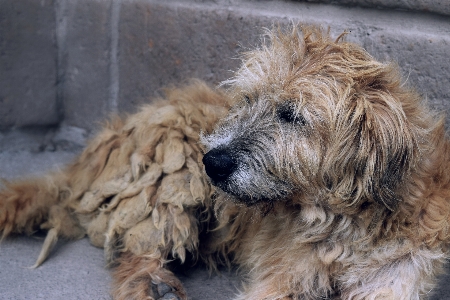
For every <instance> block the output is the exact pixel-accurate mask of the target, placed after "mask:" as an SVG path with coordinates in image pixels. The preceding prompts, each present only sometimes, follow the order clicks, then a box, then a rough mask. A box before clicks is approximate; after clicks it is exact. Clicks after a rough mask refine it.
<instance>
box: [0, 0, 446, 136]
mask: <svg viewBox="0 0 450 300" xmlns="http://www.w3.org/2000/svg"><path fill="white" fill-rule="evenodd" d="M335 2H336V3H340V4H344V5H335V4H334V3H335ZM391 2H393V1H388V0H344V1H327V0H324V1H319V0H317V1H316V0H313V1H251V0H243V1H237V0H217V1H213V0H203V1H201V0H197V1H195V0H184V1H182V0H122V1H121V0H42V1H32V0H15V1H6V0H5V1H0V24H1V26H0V71H1V72H0V127H3V128H5V127H14V126H15V127H21V126H27V125H54V124H59V123H61V122H62V123H63V124H64V125H70V126H76V127H81V128H85V129H88V130H90V129H92V128H93V127H95V125H96V124H97V122H98V121H99V120H101V119H103V118H104V117H105V116H107V115H108V114H109V113H111V112H119V111H120V112H131V111H134V110H135V109H136V106H138V105H140V104H142V103H145V102H148V101H150V100H151V99H152V98H153V97H155V96H157V95H160V94H161V91H162V90H161V89H162V88H163V87H164V86H167V85H169V84H176V83H179V82H182V81H183V80H186V79H188V78H190V77H197V78H201V79H204V80H207V81H208V82H210V83H212V84H217V83H219V82H220V81H221V80H224V79H227V78H228V77H230V76H232V70H235V69H236V68H237V67H238V66H239V64H240V62H239V59H237V58H238V56H239V53H240V52H242V51H245V49H248V48H249V47H253V46H255V45H258V40H259V36H258V35H259V34H260V33H261V32H262V27H270V26H271V25H272V24H273V23H282V24H283V23H290V22H292V21H293V22H301V23H314V24H322V25H323V26H324V27H328V26H329V27H330V28H331V32H332V33H333V34H335V35H336V36H337V35H338V34H339V33H341V32H343V31H348V32H349V34H348V37H347V39H349V40H351V41H354V42H356V43H359V44H361V45H363V46H364V47H365V48H366V49H367V50H368V51H369V52H370V53H372V54H373V55H374V56H375V57H377V58H379V59H381V60H393V61H396V62H398V64H399V65H400V67H401V70H402V72H403V74H404V76H405V79H406V78H407V79H408V84H410V85H412V86H414V87H415V88H416V89H417V90H418V91H419V92H420V93H422V95H423V96H424V98H427V99H428V101H429V102H430V104H431V105H432V106H433V107H434V108H435V109H436V110H438V111H446V110H448V108H449V107H450V84H448V82H449V78H450V60H449V59H448V57H449V55H450V50H449V49H450V47H449V46H450V17H449V14H450V9H449V3H450V2H449V1H447V0H445V1H444V0H442V1H427V0H422V1H420V0H402V1H395V3H396V4H395V5H393V4H392V3H391Z"/></svg>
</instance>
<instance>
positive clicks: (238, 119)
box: [0, 26, 450, 300]
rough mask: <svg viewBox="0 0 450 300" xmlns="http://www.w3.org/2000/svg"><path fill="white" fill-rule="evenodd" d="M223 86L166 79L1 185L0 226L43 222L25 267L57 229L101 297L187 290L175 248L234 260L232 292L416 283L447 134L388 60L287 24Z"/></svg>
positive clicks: (386, 291)
mask: <svg viewBox="0 0 450 300" xmlns="http://www.w3.org/2000/svg"><path fill="white" fill-rule="evenodd" d="M226 84H227V85H229V88H228V90H227V91H226V93H222V92H220V91H214V90H212V89H210V88H208V87H207V86H206V85H204V84H202V83H199V82H195V83H193V84H192V85H190V86H188V87H185V88H183V89H175V90H171V91H169V92H168V94H167V99H165V100H164V101H160V102H158V103H157V104H153V105H151V106H147V107H144V108H142V110H141V111H140V112H139V113H137V114H135V115H132V116H130V117H128V118H126V119H124V120H121V119H115V120H113V121H112V122H111V123H110V124H109V125H107V126H106V127H105V128H104V129H103V130H102V131H101V132H100V133H99V135H98V136H97V137H96V138H94V139H93V140H92V141H91V142H90V144H89V145H88V146H87V148H86V150H85V151H84V152H83V153H82V154H81V156H80V157H79V158H78V159H77V160H76V161H75V162H74V163H73V164H72V165H70V166H68V167H67V169H65V170H64V171H63V172H59V173H55V174H50V175H49V176H48V177H46V178H39V179H34V180H29V181H23V182H18V183H8V184H7V185H6V188H5V189H4V190H3V191H2V192H1V193H0V229H1V230H2V231H3V236H7V235H8V234H10V233H13V232H16V233H23V232H24V233H28V234H30V233H33V231H34V230H36V228H39V227H40V228H41V229H48V234H47V237H46V239H45V242H44V246H43V250H42V252H41V254H40V256H39V258H38V261H37V262H36V266H38V265H39V264H41V263H42V262H43V261H44V259H45V258H46V257H47V255H48V253H49V250H50V249H51V247H52V245H53V244H54V243H55V241H56V240H57V239H58V237H64V238H72V239H74V238H81V237H83V236H84V235H85V234H87V235H88V236H89V238H90V240H91V242H92V244H94V245H96V246H99V247H104V248H105V256H106V260H107V262H108V263H110V264H111V265H112V266H114V272H113V277H114V286H113V296H114V298H116V299H158V298H160V297H164V298H165V299H167V298H170V297H177V298H180V299H186V294H185V292H184V290H183V287H182V285H181V283H180V282H179V280H177V278H176V277H175V276H174V275H173V274H172V273H171V272H170V271H168V270H167V268H166V266H167V261H168V260H172V259H173V258H179V260H180V261H181V262H183V261H184V260H185V258H186V255H187V252H189V253H191V254H192V255H193V256H194V257H197V256H200V257H201V258H203V259H204V260H205V261H207V262H209V263H210V265H211V266H212V267H213V268H214V267H215V263H216V262H225V263H227V262H228V261H229V259H230V260H231V261H232V262H233V263H236V264H238V265H240V266H241V269H242V270H243V271H244V272H245V273H244V274H245V284H244V286H243V289H242V291H241V293H240V294H239V295H238V296H237V297H236V299H254V300H259V299H318V298H321V299H323V298H327V299H420V298H422V297H424V296H425V295H426V294H427V293H429V291H430V289H431V288H432V287H433V282H434V281H435V276H436V275H437V274H438V273H439V272H441V270H442V266H443V264H444V262H445V257H446V253H447V247H448V243H449V225H450V224H449V221H450V220H449V218H450V205H449V202H450V174H449V171H448V170H449V168H450V142H449V139H448V138H447V137H446V135H445V129H444V121H443V118H435V117H434V116H433V115H432V114H431V113H430V112H429V111H428V110H427V108H426V107H424V105H423V104H422V103H421V101H420V97H419V96H418V95H417V94H415V93H414V92H413V91H411V90H409V89H407V88H405V87H404V86H403V84H402V83H401V79H400V76H399V74H398V72H397V71H396V69H395V67H394V66H393V65H391V64H383V63H379V62H377V61H375V60H374V59H373V58H372V57H371V56H370V55H369V54H368V53H367V52H365V51H364V50H363V49H362V48H360V47H359V46H357V45H354V44H351V43H347V42H344V41H342V36H341V37H339V38H337V40H333V39H331V38H330V37H329V36H328V34H326V33H324V32H322V30H320V29H318V28H314V27H304V28H301V29H300V28H298V27H295V26H293V27H292V28H290V29H288V30H286V31H284V32H282V30H280V29H275V30H273V31H271V32H268V39H267V42H266V43H264V44H263V45H262V46H261V48H260V49H257V50H254V51H251V52H248V53H246V54H245V56H244V62H243V65H242V67H241V68H240V69H239V70H238V71H237V73H236V74H235V76H234V77H233V78H232V79H230V80H229V81H227V82H226ZM204 153H205V154H204ZM203 170H205V171H206V174H207V175H208V176H206V175H205V174H204V171H203Z"/></svg>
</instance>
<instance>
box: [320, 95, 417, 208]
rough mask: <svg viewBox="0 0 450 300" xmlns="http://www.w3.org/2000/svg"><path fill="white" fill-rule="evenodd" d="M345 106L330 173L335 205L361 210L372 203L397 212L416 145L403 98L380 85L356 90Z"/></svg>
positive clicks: (338, 121) (336, 129)
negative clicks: (364, 204)
mask: <svg viewBox="0 0 450 300" xmlns="http://www.w3.org/2000/svg"><path fill="white" fill-rule="evenodd" d="M340 105H342V107H341V108H340V109H339V111H341V112H345V113H342V114H339V115H336V120H335V121H336V122H335V124H334V125H335V126H334V129H333V131H334V132H333V136H334V141H333V142H332V143H333V146H332V147H331V150H330V151H333V153H332V155H328V157H333V155H334V157H335V161H334V165H331V163H332V162H331V161H328V162H327V165H328V168H329V171H330V172H329V173H328V174H327V176H326V180H327V184H328V186H329V189H330V192H331V193H332V194H333V195H334V197H332V198H333V199H334V200H333V201H334V202H335V203H334V204H336V205H338V206H339V207H341V208H343V207H344V206H345V207H347V208H349V207H350V206H353V208H354V209H357V207H359V205H361V204H363V203H364V202H367V201H369V202H377V203H380V204H382V205H384V206H385V207H386V208H387V209H389V210H395V208H396V206H397V204H398V202H399V200H401V199H399V195H398V193H397V190H398V187H399V185H401V183H402V182H403V180H404V178H405V176H406V175H407V173H408V172H409V169H410V167H411V165H412V164H413V162H412V159H413V158H414V157H415V154H414V152H415V151H416V148H417V145H416V141H415V137H414V134H413V132H412V130H411V128H410V126H409V124H408V120H407V118H406V115H405V112H404V111H403V108H402V104H401V101H400V100H399V99H396V97H395V94H394V95H393V94H392V93H391V92H390V91H387V90H384V89H381V88H379V87H376V88H365V89H363V90H360V91H358V90H355V91H353V93H352V95H351V96H350V97H349V98H347V99H346V100H343V102H342V103H341V104H340ZM336 158H337V159H336ZM328 160H330V158H328ZM349 202H350V203H349Z"/></svg>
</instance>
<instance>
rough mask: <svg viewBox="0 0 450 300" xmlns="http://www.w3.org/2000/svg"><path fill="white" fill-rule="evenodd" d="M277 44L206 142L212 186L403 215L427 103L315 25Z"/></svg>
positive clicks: (253, 59) (272, 39)
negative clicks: (399, 208) (420, 105)
mask: <svg viewBox="0 0 450 300" xmlns="http://www.w3.org/2000/svg"><path fill="white" fill-rule="evenodd" d="M268 37H269V38H268V39H267V40H268V42H267V43H266V44H265V45H263V46H262V47H261V49H258V50H255V51H252V52H249V53H247V54H246V55H245V57H244V62H243V65H242V67H241V68H240V70H239V71H238V72H237V73H236V76H235V77H234V78H233V79H231V80H229V81H228V82H227V84H229V85H230V89H229V91H230V94H231V96H232V97H233V99H235V104H234V106H233V107H232V109H231V110H230V112H229V114H228V116H227V117H226V118H224V119H223V120H222V121H221V122H219V124H217V126H216V128H215V131H214V132H213V133H212V134H211V135H207V136H202V142H203V143H204V144H205V145H206V148H207V150H208V152H207V153H206V154H205V156H204V158H203V162H204V165H205V170H206V173H207V174H208V176H209V177H210V179H211V182H212V184H213V185H215V186H217V187H219V188H220V189H221V190H223V191H224V192H225V193H227V194H229V195H231V196H233V197H234V198H236V199H237V200H238V201H241V202H244V203H246V204H248V205H251V204H255V203H260V202H267V201H283V200H285V201H311V200H312V201H324V200H325V199H326V201H327V205H330V206H331V207H333V208H335V209H336V210H340V211H344V210H348V209H349V208H352V209H353V210H356V211H357V210H358V207H360V206H361V205H367V203H379V204H382V205H384V206H385V207H386V208H387V209H389V210H394V209H395V207H396V205H397V203H398V201H399V200H400V199H399V196H398V193H397V189H398V187H399V185H400V184H401V183H402V181H403V180H404V178H405V177H406V176H407V174H408V172H409V170H410V169H411V167H412V166H413V165H414V164H415V158H416V157H418V154H417V152H418V150H417V149H418V146H417V143H418V141H417V140H418V139H419V137H418V134H417V132H418V131H419V127H420V124H419V123H420V122H421V121H420V117H419V116H418V114H419V112H417V111H415V110H416V108H415V107H417V101H418V98H417V96H415V94H413V93H411V92H410V91H408V90H406V89H404V88H402V87H401V84H400V83H401V82H400V77H399V75H398V72H397V71H395V68H394V67H393V66H392V65H391V64H383V63H380V62H377V61H375V60H374V59H373V58H372V57H371V56H370V55H369V54H368V53H367V52H366V51H364V50H363V49H362V48H361V47H359V46H357V45H355V44H352V43H346V42H343V41H341V40H342V38H341V37H340V38H338V39H337V40H331V38H330V37H329V35H328V34H324V33H323V32H322V31H321V30H320V29H318V28H312V27H306V28H302V29H301V30H300V29H298V28H296V27H294V28H292V30H290V32H288V33H282V32H281V31H280V30H279V29H276V30H273V31H271V32H268ZM414 124H415V125H414ZM318 199H320V200H318Z"/></svg>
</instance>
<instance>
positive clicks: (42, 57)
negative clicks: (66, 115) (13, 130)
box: [0, 0, 60, 127]
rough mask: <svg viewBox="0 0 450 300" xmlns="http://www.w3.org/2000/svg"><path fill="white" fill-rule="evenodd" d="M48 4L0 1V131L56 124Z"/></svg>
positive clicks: (50, 3)
mask: <svg viewBox="0 0 450 300" xmlns="http://www.w3.org/2000/svg"><path fill="white" fill-rule="evenodd" d="M54 34H55V16H54V7H53V1H52V0H43V1H34V0H20V1H0V127H11V126H13V127H23V126H28V125H48V124H56V123H58V122H59V121H60V113H59V105H58V103H57V102H56V60H57V49H56V45H55V36H54Z"/></svg>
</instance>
